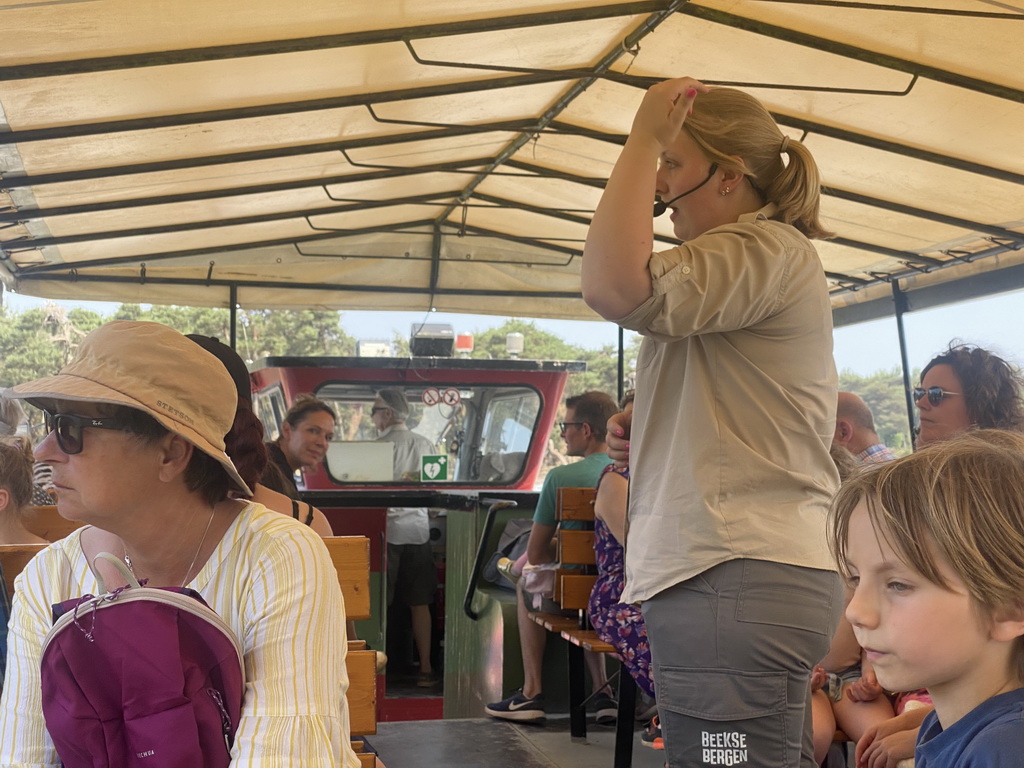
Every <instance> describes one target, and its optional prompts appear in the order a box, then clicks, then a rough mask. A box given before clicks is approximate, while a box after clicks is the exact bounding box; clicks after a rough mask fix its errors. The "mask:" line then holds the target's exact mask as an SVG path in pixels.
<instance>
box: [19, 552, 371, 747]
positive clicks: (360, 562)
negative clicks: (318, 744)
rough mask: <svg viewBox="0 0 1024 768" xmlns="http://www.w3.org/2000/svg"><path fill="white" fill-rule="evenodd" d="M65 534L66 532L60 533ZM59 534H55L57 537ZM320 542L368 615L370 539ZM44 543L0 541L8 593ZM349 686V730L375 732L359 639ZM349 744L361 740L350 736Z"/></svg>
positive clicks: (347, 595) (366, 659) (353, 601)
mask: <svg viewBox="0 0 1024 768" xmlns="http://www.w3.org/2000/svg"><path fill="white" fill-rule="evenodd" d="M63 535H66V534H62V536H63ZM62 536H60V537H58V538H61V537H62ZM323 541H324V545H325V546H326V547H327V551H328V553H329V554H330V557H331V562H332V563H334V567H335V570H336V571H337V572H338V581H339V583H340V585H341V592H342V595H343V596H344V599H345V609H346V613H347V615H348V618H350V619H367V618H369V617H370V540H369V539H367V538H366V537H365V536H331V537H328V538H325V539H324V540H323ZM46 546H47V545H45V544H6V545H0V567H2V568H3V573H4V579H5V580H6V582H7V591H8V594H9V595H10V596H11V597H12V598H13V596H14V580H15V578H16V577H17V576H18V574H20V573H21V572H22V570H23V569H24V568H25V566H26V565H27V564H28V561H29V560H31V559H32V558H33V557H35V555H36V554H37V553H38V552H39V551H40V550H42V549H44V548H45V547H46ZM345 666H346V669H347V671H348V678H349V688H348V694H347V701H348V710H349V727H350V731H351V733H353V734H358V735H361V736H365V735H372V734H374V733H376V732H377V654H376V652H375V651H371V650H368V649H367V648H366V643H365V642H364V641H362V640H354V641H352V642H350V643H349V645H348V653H347V656H346V659H345ZM352 744H353V747H356V746H357V745H362V746H361V749H363V750H365V743H364V742H362V741H361V740H353V742H352ZM357 754H358V755H359V759H360V765H365V766H374V765H377V762H376V757H375V755H374V754H373V753H372V752H366V751H358V750H357Z"/></svg>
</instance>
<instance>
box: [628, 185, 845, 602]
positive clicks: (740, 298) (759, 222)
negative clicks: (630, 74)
mask: <svg viewBox="0 0 1024 768" xmlns="http://www.w3.org/2000/svg"><path fill="white" fill-rule="evenodd" d="M773 213H774V205H769V206H767V207H765V208H762V209H761V210H760V211H757V212H756V213H751V214H747V215H745V216H743V217H741V218H740V220H739V221H738V222H736V223H735V224H728V225H725V226H721V227H717V228H715V229H713V230H710V231H709V232H706V233H704V234H703V235H701V236H700V237H697V238H695V239H694V240H692V241H690V242H688V243H685V244H683V245H681V246H679V247H677V248H673V249H672V250H670V251H665V252H663V253H655V254H653V255H652V256H651V260H650V262H649V269H650V273H651V278H652V281H653V285H654V295H653V296H652V297H651V298H650V299H648V300H647V301H645V302H644V303H643V304H642V305H641V306H639V307H637V308H636V309H635V310H634V311H633V312H631V313H630V314H629V315H628V316H626V317H625V318H623V319H621V320H620V321H618V322H619V324H620V325H622V326H623V327H625V328H629V329H632V330H635V331H637V332H639V333H641V334H642V335H644V336H645V337H646V338H644V340H643V342H642V344H641V347H640V354H639V359H638V360H637V384H636V389H637V395H636V403H635V404H634V410H633V428H632V435H631V441H630V443H631V445H630V472H631V483H630V486H631V487H630V503H629V517H628V526H629V527H628V535H627V542H626V589H625V592H624V593H623V596H622V599H623V602H639V601H643V600H645V599H647V598H650V597H652V596H654V595H655V594H657V593H658V592H660V591H661V590H664V589H667V588H668V587H670V586H672V585H674V584H677V583H679V582H681V581H684V580H686V579H689V578H691V577H693V576H695V575H697V574H699V573H702V572H703V571H705V570H707V569H709V568H711V567H712V566H715V565H717V564H719V563H722V562H725V561H727V560H732V559H736V558H751V559H756V560H769V561H773V562H779V563H786V564H792V565H799V566H806V567H809V568H821V569H834V567H835V566H834V564H833V562H832V558H831V556H830V555H829V552H828V547H827V545H826V542H825V518H826V514H827V508H828V503H829V500H830V498H831V496H832V494H833V493H834V491H835V490H836V488H837V487H838V483H839V478H838V473H837V472H836V468H835V465H834V464H833V463H832V460H831V458H830V457H829V453H828V448H829V445H830V443H831V440H832V434H833V430H834V428H835V411H836V395H837V378H836V370H835V363H834V362H833V358H832V314H831V307H830V305H829V299H828V291H827V287H826V283H825V276H824V273H823V271H822V268H821V263H820V261H819V259H818V255H817V252H816V251H815V250H814V247H813V246H812V245H811V243H810V241H809V240H807V238H805V237H804V236H803V235H801V234H800V233H799V232H798V231H797V230H796V229H794V228H793V227H791V226H789V225H786V224H782V223H781V222H778V221H772V220H770V219H768V216H771V215H772V214H773Z"/></svg>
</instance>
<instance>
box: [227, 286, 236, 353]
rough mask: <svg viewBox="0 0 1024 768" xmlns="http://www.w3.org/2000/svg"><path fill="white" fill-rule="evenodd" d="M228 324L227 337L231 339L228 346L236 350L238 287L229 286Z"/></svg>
mask: <svg viewBox="0 0 1024 768" xmlns="http://www.w3.org/2000/svg"><path fill="white" fill-rule="evenodd" d="M228 302H229V304H230V306H229V307H228V323H229V326H228V327H229V330H228V335H229V336H230V337H231V338H230V339H229V340H228V346H229V347H231V348H232V349H235V350H237V349H238V286H237V285H231V286H230V287H229V288H228Z"/></svg>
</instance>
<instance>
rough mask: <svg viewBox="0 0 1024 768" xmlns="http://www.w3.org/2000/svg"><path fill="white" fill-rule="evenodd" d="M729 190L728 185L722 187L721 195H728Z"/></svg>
mask: <svg viewBox="0 0 1024 768" xmlns="http://www.w3.org/2000/svg"><path fill="white" fill-rule="evenodd" d="M730 191H731V190H730V189H729V187H726V188H725V189H723V190H722V197H725V196H726V195H728V194H729V192H730Z"/></svg>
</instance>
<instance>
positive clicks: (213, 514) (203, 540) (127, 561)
mask: <svg viewBox="0 0 1024 768" xmlns="http://www.w3.org/2000/svg"><path fill="white" fill-rule="evenodd" d="M216 515H217V508H216V507H214V508H213V511H212V512H210V519H209V520H207V521H206V529H205V530H204V531H203V537H202V538H201V539H200V540H199V546H198V547H197V548H196V553H195V554H194V555H192V562H191V563H189V565H188V570H187V571H185V578H184V579H183V580H182V582H181V585H180V586H182V587H184V586H185V585H186V584H188V578H189V576H190V575H191V574H192V569H193V568H194V567H195V564H196V560H198V559H199V553H200V552H202V551H203V544H205V543H206V535H207V534H208V533H209V532H210V526H212V525H213V518H214V517H216ZM121 548H122V549H123V550H124V564H125V565H127V566H128V570H129V571H131V572H132V575H133V576H134V575H135V566H133V565H132V559H131V557H130V556H129V555H128V547H126V546H125V545H124V542H121Z"/></svg>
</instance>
